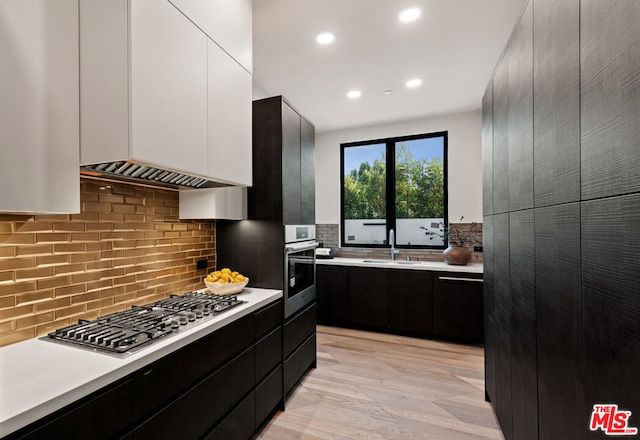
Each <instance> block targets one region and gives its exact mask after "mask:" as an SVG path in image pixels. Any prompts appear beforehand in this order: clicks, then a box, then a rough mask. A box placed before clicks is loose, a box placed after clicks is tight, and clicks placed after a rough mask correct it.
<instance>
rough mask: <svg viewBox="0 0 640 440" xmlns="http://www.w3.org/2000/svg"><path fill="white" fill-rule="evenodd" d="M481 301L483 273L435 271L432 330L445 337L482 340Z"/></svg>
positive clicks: (436, 334) (471, 340)
mask: <svg viewBox="0 0 640 440" xmlns="http://www.w3.org/2000/svg"><path fill="white" fill-rule="evenodd" d="M475 280H478V281H475ZM482 301H483V300H482V274H466V273H458V272H451V273H450V272H437V273H435V274H434V275H433V334H434V335H435V336H442V337H444V338H455V339H461V340H465V341H469V342H481V341H482V339H483V323H482V319H483V317H482V309H483V304H482Z"/></svg>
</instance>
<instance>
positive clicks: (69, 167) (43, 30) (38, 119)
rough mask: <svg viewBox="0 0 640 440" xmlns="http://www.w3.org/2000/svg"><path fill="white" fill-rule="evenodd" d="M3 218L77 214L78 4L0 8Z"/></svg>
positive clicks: (15, 1) (30, 2)
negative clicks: (13, 214) (19, 214)
mask: <svg viewBox="0 0 640 440" xmlns="http://www.w3.org/2000/svg"><path fill="white" fill-rule="evenodd" d="M0 29H2V31H1V33H2V36H1V37H0V188H2V189H1V190H0V211H5V212H38V213H77V212H79V211H80V174H79V142H80V141H79V133H80V127H79V124H80V114H79V112H80V104H79V99H80V98H79V92H78V90H79V76H78V70H79V66H78V1H77V0H58V1H56V2H55V5H53V4H52V2H51V1H50V0H2V1H0Z"/></svg>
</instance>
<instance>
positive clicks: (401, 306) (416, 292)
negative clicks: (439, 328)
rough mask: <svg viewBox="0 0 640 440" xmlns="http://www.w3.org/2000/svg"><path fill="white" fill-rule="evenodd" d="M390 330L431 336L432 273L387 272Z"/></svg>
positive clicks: (419, 271)
mask: <svg viewBox="0 0 640 440" xmlns="http://www.w3.org/2000/svg"><path fill="white" fill-rule="evenodd" d="M388 278H389V297H388V301H389V327H390V328H392V329H395V330H406V331H411V332H419V333H429V334H431V333H432V332H433V294H432V292H433V288H432V278H433V276H432V273H431V272H429V271H422V270H389V271H388Z"/></svg>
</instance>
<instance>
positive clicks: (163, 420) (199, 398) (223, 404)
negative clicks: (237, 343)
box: [133, 347, 255, 440]
mask: <svg viewBox="0 0 640 440" xmlns="http://www.w3.org/2000/svg"><path fill="white" fill-rule="evenodd" d="M254 366H255V352H254V349H253V347H251V348H249V349H247V350H246V351H244V352H243V353H242V354H240V355H239V356H237V357H236V358H235V359H233V360H232V361H231V362H229V363H228V364H226V365H225V366H224V367H222V368H221V369H220V370H218V371H216V372H215V373H213V374H211V375H210V376H208V377H206V378H204V379H203V380H202V382H200V383H198V384H197V385H196V386H195V387H193V388H192V389H191V390H189V391H188V392H187V393H185V394H183V395H182V396H180V397H178V398H177V399H176V400H174V401H173V402H172V403H170V404H169V405H168V406H166V407H165V408H163V409H162V410H160V411H159V412H158V413H156V414H155V415H153V416H152V417H151V418H150V419H148V420H147V421H146V422H144V423H143V424H142V425H140V426H139V427H137V428H136V429H135V430H134V431H133V440H152V439H158V438H184V439H196V438H200V437H202V436H203V435H204V434H205V433H206V432H207V430H208V429H209V428H210V427H211V426H213V425H214V424H215V423H216V422H217V421H218V420H219V419H220V418H221V417H222V416H223V415H224V414H225V412H226V411H227V410H228V409H229V408H232V407H233V406H234V404H235V403H236V402H238V401H239V400H240V399H241V398H242V396H244V395H245V394H246V393H247V392H249V391H250V390H251V388H252V387H253V386H254V384H255V379H254V374H253V370H254ZM165 380H166V381H170V380H171V378H170V377H166V378H165ZM162 383H164V381H163V382H161V383H159V384H158V385H161V384H162ZM178 421H179V423H178Z"/></svg>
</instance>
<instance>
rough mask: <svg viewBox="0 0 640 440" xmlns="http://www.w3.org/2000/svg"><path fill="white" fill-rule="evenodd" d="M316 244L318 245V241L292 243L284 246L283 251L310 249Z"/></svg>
mask: <svg viewBox="0 0 640 440" xmlns="http://www.w3.org/2000/svg"><path fill="white" fill-rule="evenodd" d="M318 246H320V243H318V242H317V241H315V242H313V243H292V244H289V245H288V246H287V247H286V248H285V251H286V252H287V253H292V252H301V251H308V250H311V249H315V248H317V247H318Z"/></svg>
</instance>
